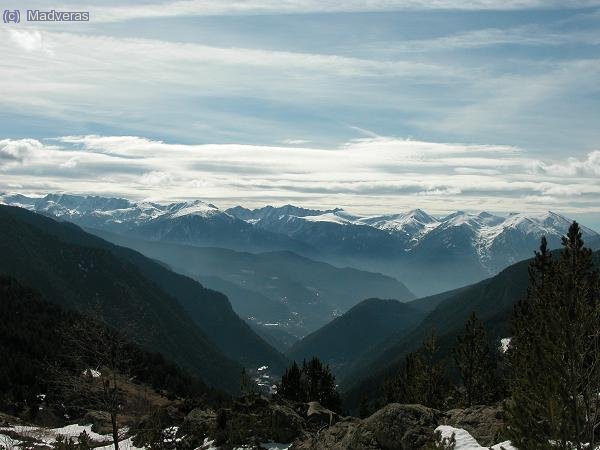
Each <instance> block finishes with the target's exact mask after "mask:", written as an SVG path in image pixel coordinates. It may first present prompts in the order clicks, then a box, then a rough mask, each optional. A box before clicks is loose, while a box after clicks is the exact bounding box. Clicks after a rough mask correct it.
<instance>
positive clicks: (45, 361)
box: [0, 275, 210, 413]
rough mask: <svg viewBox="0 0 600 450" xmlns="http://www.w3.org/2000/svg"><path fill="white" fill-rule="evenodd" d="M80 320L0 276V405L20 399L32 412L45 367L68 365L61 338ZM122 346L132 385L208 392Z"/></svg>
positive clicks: (44, 383) (45, 381) (48, 374)
mask: <svg viewBox="0 0 600 450" xmlns="http://www.w3.org/2000/svg"><path fill="white" fill-rule="evenodd" d="M84 320H85V322H86V323H87V322H89V319H87V318H83V317H81V316H80V315H79V314H77V313H74V312H72V311H70V312H67V311H65V310H64V309H62V308H60V307H59V306H58V305H56V304H52V303H49V302H47V301H44V299H43V298H42V297H41V296H40V295H39V293H37V292H35V291H33V290H32V289H30V288H28V287H26V286H23V285H21V284H20V283H19V282H17V281H16V280H15V279H13V278H9V277H6V276H3V275H0V323H2V327H0V354H1V355H2V356H3V360H2V365H0V380H2V385H1V389H0V407H2V406H4V407H6V405H7V404H8V405H10V406H12V405H14V404H15V403H17V404H18V403H20V402H23V401H24V402H25V404H27V403H29V405H30V406H31V405H32V404H33V405H34V407H35V409H37V406H36V404H37V403H38V402H39V393H40V392H49V389H50V388H51V386H49V384H50V383H49V381H50V380H51V379H52V370H50V367H51V366H52V365H55V364H56V365H59V366H61V367H64V366H65V365H66V366H70V365H71V364H73V361H68V359H67V361H65V354H68V353H69V352H70V351H72V349H69V348H68V345H69V344H68V343H67V342H64V340H65V339H64V338H65V334H67V335H68V334H69V331H68V330H69V329H72V328H71V327H73V325H74V324H75V323H82V321H84ZM126 348H127V352H128V357H127V360H129V361H130V364H129V369H130V372H129V374H130V376H133V377H135V378H136V381H137V382H138V383H139V382H142V383H145V384H148V385H150V386H151V387H152V388H154V389H156V390H165V391H167V392H169V393H173V394H176V395H179V396H189V397H196V396H198V395H200V394H207V393H209V394H210V389H209V388H208V387H207V386H206V385H205V384H204V383H202V381H201V380H200V379H198V378H195V377H192V376H190V375H189V374H188V373H186V372H184V371H182V370H181V369H180V368H179V367H177V366H175V365H174V364H172V363H170V362H167V361H166V360H165V359H164V358H163V357H162V356H161V355H158V354H155V353H148V352H144V351H142V350H141V349H139V348H138V347H137V346H135V345H133V344H128V345H127V347H126ZM53 394H54V395H56V394H57V392H53ZM23 406H25V405H22V406H21V409H22V407H23ZM11 409H12V408H11ZM40 409H41V408H40ZM32 413H34V411H32Z"/></svg>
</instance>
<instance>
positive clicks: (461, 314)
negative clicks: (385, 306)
mask: <svg viewBox="0 0 600 450" xmlns="http://www.w3.org/2000/svg"><path fill="white" fill-rule="evenodd" d="M594 262H595V264H596V266H600V252H595V253H594ZM529 263H530V260H526V261H521V262H519V263H517V264H513V265H512V266H510V267H508V268H506V269H504V270H503V271H502V272H500V273H499V274H498V275H496V276H494V277H492V278H489V279H486V280H484V281H481V282H479V283H476V284H474V285H472V286H468V287H465V288H462V289H458V290H456V291H454V292H453V293H452V294H453V295H448V296H447V297H446V298H445V299H443V300H442V301H441V302H440V303H439V304H438V306H437V307H436V308H435V309H433V310H432V311H431V312H430V313H429V314H428V315H427V316H426V317H425V319H423V321H422V322H421V323H420V324H419V325H418V326H417V327H416V328H415V329H414V330H413V331H411V332H410V333H408V334H406V335H404V336H394V337H392V338H390V339H388V340H387V341H386V342H384V343H381V344H380V345H378V346H376V347H372V348H371V349H370V351H368V352H366V353H365V357H364V358H362V359H361V360H360V361H357V363H356V364H355V365H354V367H352V368H350V369H349V372H348V376H347V377H346V378H345V379H344V380H343V383H344V386H345V389H346V391H347V398H348V402H349V404H352V405H354V406H356V405H358V403H357V402H358V401H359V399H360V396H361V395H362V394H363V393H365V392H368V393H370V394H371V395H374V392H375V391H377V389H378V387H379V386H380V384H381V382H382V380H383V379H384V378H385V377H386V376H387V375H388V374H389V373H391V372H393V371H394V370H396V369H397V368H398V367H399V366H400V365H401V364H402V363H403V360H404V357H405V356H406V355H407V354H408V353H409V352H411V351H414V350H416V349H418V348H419V347H420V346H421V343H422V342H423V341H424V339H425V338H426V337H427V335H428V334H429V333H430V332H431V330H432V329H435V331H436V334H437V335H438V336H439V342H440V349H441V350H440V351H441V353H442V354H446V355H449V354H450V349H451V348H452V346H453V345H454V343H455V342H456V337H457V336H458V335H459V334H460V333H461V332H462V331H463V327H464V324H465V322H466V321H467V319H468V317H469V315H470V314H471V312H473V311H474V312H475V313H476V314H477V316H478V318H479V319H480V320H481V321H482V322H483V324H484V326H485V328H486V332H487V335H488V339H489V341H490V342H491V343H492V344H493V346H492V348H494V347H497V345H498V343H499V340H500V339H501V338H503V337H507V336H510V321H511V318H512V312H513V306H514V304H515V303H516V302H517V301H519V300H520V299H522V298H524V297H525V296H526V294H527V285H528V266H529ZM429 300H430V299H428V301H429ZM415 303H417V304H418V303H419V302H418V301H416V302H415Z"/></svg>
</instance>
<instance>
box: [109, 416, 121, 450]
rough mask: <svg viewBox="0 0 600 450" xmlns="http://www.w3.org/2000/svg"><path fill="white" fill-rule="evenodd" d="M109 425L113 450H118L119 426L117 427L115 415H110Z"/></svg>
mask: <svg viewBox="0 0 600 450" xmlns="http://www.w3.org/2000/svg"><path fill="white" fill-rule="evenodd" d="M110 423H111V424H112V436H113V444H114V446H115V450H119V426H118V425H117V415H116V414H115V413H113V412H111V413H110Z"/></svg>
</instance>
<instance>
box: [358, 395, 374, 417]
mask: <svg viewBox="0 0 600 450" xmlns="http://www.w3.org/2000/svg"><path fill="white" fill-rule="evenodd" d="M370 415H371V408H370V407H369V399H368V398H367V396H366V394H363V395H362V396H361V397H360V405H359V407H358V417H360V418H361V419H364V418H366V417H369V416H370Z"/></svg>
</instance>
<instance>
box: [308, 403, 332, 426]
mask: <svg viewBox="0 0 600 450" xmlns="http://www.w3.org/2000/svg"><path fill="white" fill-rule="evenodd" d="M306 420H307V421H308V422H309V423H310V424H311V425H316V426H328V427H330V426H331V425H333V424H334V423H336V422H337V421H338V420H339V416H338V415H337V414H336V413H334V412H333V411H331V410H329V409H327V408H325V407H324V406H322V405H321V404H320V403H319V402H309V403H308V411H307V412H306Z"/></svg>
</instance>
